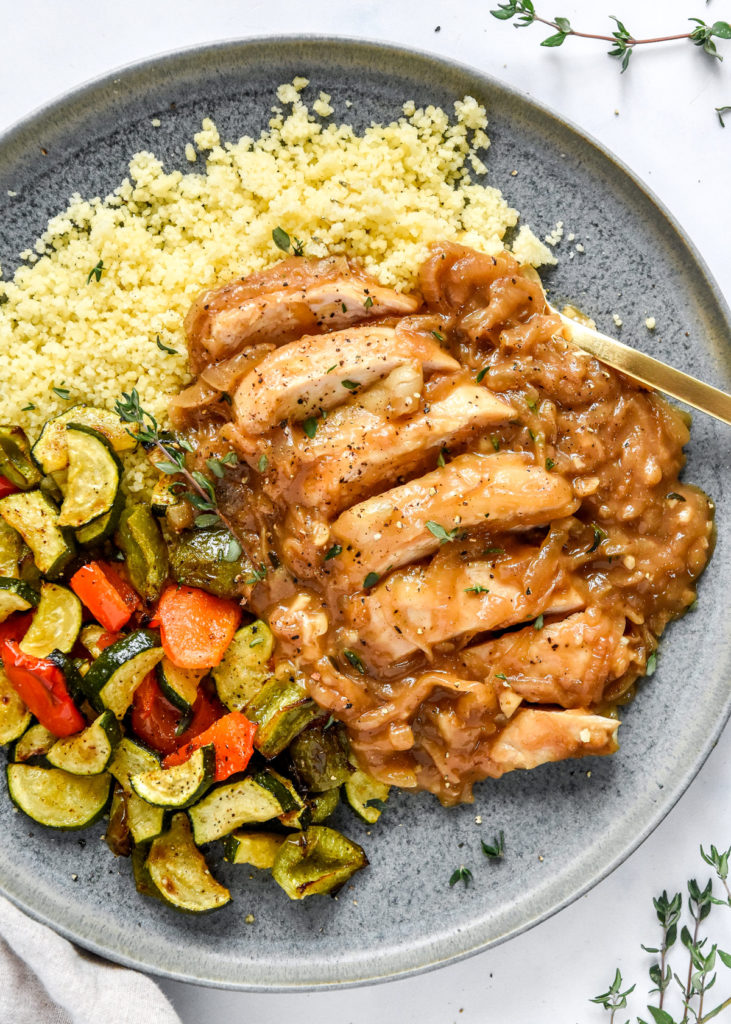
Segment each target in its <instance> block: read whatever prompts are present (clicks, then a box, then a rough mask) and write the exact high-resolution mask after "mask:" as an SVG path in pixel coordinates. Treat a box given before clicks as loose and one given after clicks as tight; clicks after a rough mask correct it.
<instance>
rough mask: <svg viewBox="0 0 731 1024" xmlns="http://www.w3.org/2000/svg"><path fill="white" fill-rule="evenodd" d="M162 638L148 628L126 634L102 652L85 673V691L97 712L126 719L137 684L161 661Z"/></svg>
mask: <svg viewBox="0 0 731 1024" xmlns="http://www.w3.org/2000/svg"><path fill="white" fill-rule="evenodd" d="M162 657H163V649H162V647H161V646H160V640H159V638H158V637H157V636H156V635H155V634H154V633H152V632H151V631H150V630H149V629H138V630H136V631H135V632H134V633H130V634H129V636H123V637H122V638H121V640H117V642H116V643H115V644H112V645H111V647H107V648H106V650H104V651H102V653H101V654H100V655H99V657H98V658H97V659H96V661H95V662H94V664H93V665H92V666H91V668H90V669H89V671H88V672H87V673H86V675H85V676H84V690H85V691H86V694H87V696H88V697H89V700H90V701H91V703H92V704H93V705H94V707H95V708H97V710H98V711H104V710H105V709H106V708H109V709H110V710H111V711H113V712H114V714H115V715H116V716H117V718H120V719H121V718H123V717H124V715H125V713H126V711H127V708H128V707H129V706H130V704H131V703H132V698H133V696H134V692H135V690H136V689H137V687H138V686H139V685H140V683H141V682H142V680H143V679H144V678H145V676H146V675H147V673H148V672H151V671H152V670H153V669H154V668H155V666H156V665H157V663H158V662H159V661H161V660H162Z"/></svg>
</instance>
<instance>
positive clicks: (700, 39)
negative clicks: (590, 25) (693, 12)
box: [490, 0, 731, 71]
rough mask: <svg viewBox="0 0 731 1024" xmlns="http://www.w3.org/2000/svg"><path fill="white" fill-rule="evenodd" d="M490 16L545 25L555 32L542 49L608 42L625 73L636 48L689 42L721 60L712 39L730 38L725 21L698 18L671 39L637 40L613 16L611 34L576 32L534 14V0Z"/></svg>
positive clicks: (513, 0) (510, 2)
mask: <svg viewBox="0 0 731 1024" xmlns="http://www.w3.org/2000/svg"><path fill="white" fill-rule="evenodd" d="M490 14H492V16H493V17H494V18H497V19H498V20H499V21H510V20H511V19H513V18H515V28H527V27H528V25H532V24H533V23H534V22H538V23H540V24H541V25H547V26H548V27H549V28H552V29H554V32H553V33H552V34H551V35H550V36H547V37H546V38H545V39H544V40H543V41H542V42H541V46H551V47H553V46H562V45H563V43H564V42H565V41H566V40H567V39H568V37H569V36H576V37H577V38H581V39H600V40H602V41H603V42H606V43H611V44H612V47H611V49H610V50H608V51H607V52H608V54H609V56H610V57H616V58H617V59H618V60H619V61H621V69H622V71H626V70H627V68H628V67H629V62H630V58H631V57H632V54H633V53H634V49H635V47H636V46H645V45H647V44H648V43H669V42H673V41H674V40H677V39H688V40H690V42H691V43H693V45H694V46H700V47H702V48H703V51H704V52H705V53H707V54H709V55H710V56H711V57H715V58H716V59H717V60H723V57H722V56H721V54H720V53H719V52H718V48H717V47H716V44H715V42H714V38H715V39H731V25H730V24H729V23H728V22H727V21H715V22H714V23H713V24H712V25H708V24H706V22H705V21H703V20H702V19H701V18H689V19H688V20H689V21H691V22H695V24H696V27H695V28H694V29H691V31H690V32H679V33H677V34H676V35H670V36H653V37H651V38H649V39H637V38H636V37H635V36H633V35H632V33H631V32H630V31H629V29H628V28H627V27H626V25H624V23H623V22H622V21H620V19H619V18H618V17H616V16H615V15H614V14H612V15H611V19H612V21H613V22H615V24H616V26H617V28H616V29H615V31H614V32H612V33H611V35H602V34H597V33H594V32H579V31H578V30H577V29H575V28H573V27H572V25H571V22H570V21H569V19H568V18H559V17H556V18H553V19H551V18H543V17H541V16H540V15H539V14H536V9H535V4H534V3H533V0H506V2H505V3H502V4H498V7H497V9H496V10H493V11H490Z"/></svg>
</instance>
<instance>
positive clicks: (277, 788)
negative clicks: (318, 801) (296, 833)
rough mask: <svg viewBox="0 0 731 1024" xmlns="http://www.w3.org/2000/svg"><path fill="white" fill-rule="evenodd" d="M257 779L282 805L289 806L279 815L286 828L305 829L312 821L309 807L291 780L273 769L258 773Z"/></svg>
mask: <svg viewBox="0 0 731 1024" xmlns="http://www.w3.org/2000/svg"><path fill="white" fill-rule="evenodd" d="M257 779H258V781H259V783H260V785H262V786H264V787H265V788H266V789H268V790H269V792H270V793H271V794H272V795H273V796H275V797H276V798H277V799H278V800H279V802H280V803H281V804H282V805H285V804H290V809H289V810H288V811H283V812H282V814H280V815H279V820H280V821H281V823H282V824H283V825H284V826H285V827H286V828H297V829H302V828H307V826H308V825H309V824H310V821H311V819H312V812H311V811H310V805H309V804H308V803H307V801H306V800H305V799H304V798H303V797H301V796H300V794H299V793H298V792H297V790H296V788H295V785H294V783H293V782H292V780H291V779H288V778H287V777H286V776H285V775H280V774H279V772H275V771H274V769H273V768H267V769H266V770H265V771H263V772H259V774H258V775H257Z"/></svg>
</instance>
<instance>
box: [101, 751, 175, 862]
mask: <svg viewBox="0 0 731 1024" xmlns="http://www.w3.org/2000/svg"><path fill="white" fill-rule="evenodd" d="M159 767H160V761H159V759H158V758H157V757H156V756H155V754H153V753H152V751H150V750H148V749H147V748H146V747H143V746H142V745H141V744H140V743H137V742H136V741H135V740H133V739H130V738H129V736H125V737H123V739H122V740H121V741H120V743H119V746H118V747H117V749H116V750H115V752H114V757H113V758H112V761H111V764H110V765H109V773H110V775H112V776H113V777H114V778H115V779H116V780H117V782H118V783H119V785H120V786H121V787H122V789H123V790H124V794H125V797H126V811H127V824H128V826H129V831H130V834H131V836H132V838H133V839H134V841H135V843H144V842H146V841H147V840H149V839H154V838H155V836H159V835H160V833H161V832H162V830H163V827H164V823H165V812H164V811H163V809H162V808H161V807H152V806H151V805H150V804H148V803H146V802H145V801H144V800H143V799H142V798H141V797H139V796H137V794H136V793H135V791H134V790H133V789H132V783H131V781H130V780H131V778H132V776H133V775H140V774H141V773H142V772H147V771H152V770H153V769H155V768H159Z"/></svg>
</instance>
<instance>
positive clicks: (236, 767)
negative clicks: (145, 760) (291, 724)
mask: <svg viewBox="0 0 731 1024" xmlns="http://www.w3.org/2000/svg"><path fill="white" fill-rule="evenodd" d="M256 728H257V727H256V722H250V721H249V719H248V718H247V717H246V715H243V714H242V713H241V712H240V711H232V712H230V714H228V715H224V716H223V718H219V719H218V721H217V722H214V723H213V725H211V726H209V727H208V728H207V729H206V730H205V732H202V733H200V734H199V735H198V736H196V738H195V739H194V740H191V741H190V743H186V744H185V746H183V747H179V748H178V750H176V751H175V752H174V753H172V754H168V756H167V757H166V758H165V760H164V761H163V763H162V764H163V768H172V767H173V766H174V765H176V764H183V762H184V761H187V760H188V758H189V757H190V756H191V754H193V752H194V751H196V750H198V748H199V747H204V746H205V745H206V744H207V743H212V744H213V746H214V747H215V749H216V775H215V779H216V782H223V780H224V779H227V778H228V777H229V776H230V775H235V774H236V772H242V771H243V770H244V769H245V768H246V766H247V765H248V763H249V761H250V760H251V755H252V754H253V752H254V733H255V732H256Z"/></svg>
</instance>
